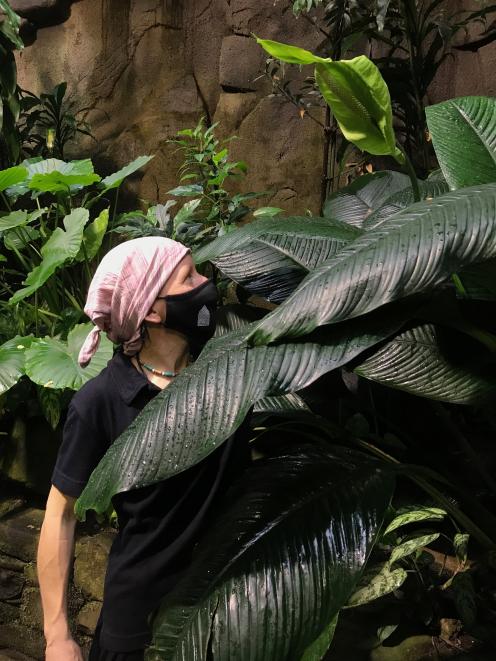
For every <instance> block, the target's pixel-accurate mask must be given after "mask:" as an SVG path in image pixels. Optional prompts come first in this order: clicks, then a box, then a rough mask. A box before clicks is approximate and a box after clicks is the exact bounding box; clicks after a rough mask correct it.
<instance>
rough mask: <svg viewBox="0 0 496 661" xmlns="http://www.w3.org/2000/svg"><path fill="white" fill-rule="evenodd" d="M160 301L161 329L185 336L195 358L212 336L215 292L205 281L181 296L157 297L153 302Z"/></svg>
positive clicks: (215, 305) (215, 307) (212, 285)
mask: <svg viewBox="0 0 496 661" xmlns="http://www.w3.org/2000/svg"><path fill="white" fill-rule="evenodd" d="M161 299H163V300H164V301H165V302H166V305H167V308H166V316H165V322H164V326H165V327H166V328H170V329H171V330H176V331H178V332H179V333H182V334H183V335H185V336H186V337H187V338H188V341H189V348H190V351H191V353H192V355H193V357H194V358H196V357H197V356H198V354H199V353H200V351H201V350H202V349H203V347H204V346H205V344H206V343H207V342H208V340H209V339H210V338H211V337H212V335H213V334H214V332H215V325H216V320H215V310H216V309H217V300H218V294H217V288H216V287H215V285H214V283H213V282H212V281H211V280H207V281H206V282H204V283H203V284H201V285H200V286H199V287H195V289H191V290H190V291H187V292H185V293H184V294H171V295H169V296H158V297H157V300H161Z"/></svg>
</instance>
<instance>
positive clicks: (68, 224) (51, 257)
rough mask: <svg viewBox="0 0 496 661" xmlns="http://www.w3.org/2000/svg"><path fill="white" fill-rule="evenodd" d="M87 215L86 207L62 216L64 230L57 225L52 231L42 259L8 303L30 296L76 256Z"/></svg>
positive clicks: (12, 303) (42, 252)
mask: <svg viewBox="0 0 496 661" xmlns="http://www.w3.org/2000/svg"><path fill="white" fill-rule="evenodd" d="M88 217H89V212H88V210H87V209H82V208H78V209H74V210H73V211H71V213H70V214H69V215H67V216H66V217H65V218H64V227H65V230H63V229H62V228H61V227H57V228H56V229H55V230H54V231H53V233H52V235H51V236H50V238H49V239H48V241H47V242H46V243H45V244H44V245H43V246H42V248H41V255H42V257H43V261H42V262H41V264H39V265H38V266H36V267H35V268H34V269H33V270H32V271H31V272H30V273H29V274H28V276H27V278H26V280H25V281H24V283H23V284H25V285H27V286H26V287H24V288H23V289H19V290H18V291H16V293H15V294H14V295H13V296H12V297H11V298H10V299H9V304H11V305H14V304H16V303H18V302H19V301H21V300H22V299H24V298H26V297H27V296H31V294H33V293H34V292H35V291H36V290H37V289H39V288H40V287H41V286H42V285H43V284H44V283H45V282H46V281H47V280H48V278H49V277H50V276H51V275H53V273H54V272H55V271H56V269H57V268H58V267H59V266H61V265H62V264H64V263H65V262H66V261H68V260H69V259H74V257H76V255H77V253H78V251H79V248H80V246H81V241H82V240H83V228H84V226H85V224H86V223H87V222H88Z"/></svg>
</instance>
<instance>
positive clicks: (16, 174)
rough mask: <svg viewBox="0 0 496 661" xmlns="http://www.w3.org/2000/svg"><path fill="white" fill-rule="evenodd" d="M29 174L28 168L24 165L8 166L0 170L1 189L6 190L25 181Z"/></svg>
mask: <svg viewBox="0 0 496 661" xmlns="http://www.w3.org/2000/svg"><path fill="white" fill-rule="evenodd" d="M27 175H28V171H27V169H26V168H25V167H24V166H23V165H15V166H14V167H13V168H7V169H6V170H1V171H0V191H4V190H6V189H7V188H10V186H15V185H16V184H19V183H20V182H21V181H24V179H26V177H27Z"/></svg>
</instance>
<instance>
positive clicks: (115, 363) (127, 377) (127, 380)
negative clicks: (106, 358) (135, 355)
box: [108, 351, 160, 406]
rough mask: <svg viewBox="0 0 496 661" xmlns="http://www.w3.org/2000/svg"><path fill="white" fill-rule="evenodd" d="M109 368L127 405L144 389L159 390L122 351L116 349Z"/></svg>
mask: <svg viewBox="0 0 496 661" xmlns="http://www.w3.org/2000/svg"><path fill="white" fill-rule="evenodd" d="M108 365H109V369H110V373H111V375H112V378H113V380H114V383H115V387H116V389H117V392H118V393H119V395H120V397H121V399H122V400H123V401H124V403H125V404H127V405H128V406H129V405H130V404H132V403H133V400H134V399H135V398H136V397H137V395H138V394H139V393H140V392H141V391H142V390H144V389H147V390H153V391H155V390H160V388H158V387H157V386H156V385H154V384H153V383H150V381H148V379H147V378H146V377H145V376H143V374H141V373H140V372H138V370H137V369H136V368H135V367H134V365H133V364H132V363H131V359H130V358H129V356H126V355H125V354H124V353H123V352H122V351H116V353H115V354H114V356H113V357H112V359H111V360H110V362H109V364H108Z"/></svg>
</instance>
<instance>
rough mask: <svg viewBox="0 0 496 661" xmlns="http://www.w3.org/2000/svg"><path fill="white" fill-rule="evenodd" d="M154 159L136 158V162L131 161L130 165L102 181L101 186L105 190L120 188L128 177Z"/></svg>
mask: <svg viewBox="0 0 496 661" xmlns="http://www.w3.org/2000/svg"><path fill="white" fill-rule="evenodd" d="M152 158H153V156H138V158H135V159H134V161H131V163H128V164H127V165H125V166H124V167H123V168H121V169H120V170H118V171H117V172H114V173H113V174H109V175H108V177H105V178H104V179H102V181H101V182H100V186H102V187H103V188H104V189H105V190H110V189H112V188H119V186H120V185H121V184H122V182H123V181H124V179H125V178H126V177H129V175H131V174H134V173H135V172H136V171H137V170H139V169H140V168H142V167H143V166H144V165H146V164H147V163H148V162H149V161H151V160H152Z"/></svg>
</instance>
